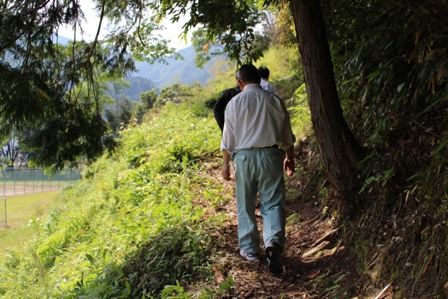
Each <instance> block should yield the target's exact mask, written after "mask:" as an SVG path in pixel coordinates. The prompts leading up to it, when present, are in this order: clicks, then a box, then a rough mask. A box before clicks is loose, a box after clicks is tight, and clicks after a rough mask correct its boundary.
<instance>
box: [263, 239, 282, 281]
mask: <svg viewBox="0 0 448 299" xmlns="http://www.w3.org/2000/svg"><path fill="white" fill-rule="evenodd" d="M265 252H266V258H267V260H268V268H269V271H270V272H271V273H273V274H280V273H282V272H283V266H282V263H280V260H279V258H278V253H277V249H276V248H275V247H274V246H269V247H266V250H265Z"/></svg>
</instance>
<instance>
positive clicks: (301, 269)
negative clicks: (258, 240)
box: [213, 169, 393, 299]
mask: <svg viewBox="0 0 448 299" xmlns="http://www.w3.org/2000/svg"><path fill="white" fill-rule="evenodd" d="M219 170H220V169H219ZM219 170H215V171H216V173H215V175H216V176H218V177H220V173H219ZM297 180H298V179H297V178H289V179H288V180H287V185H288V188H293V189H294V188H295V189H297V188H298V186H304V185H305V184H302V183H301V182H298V181H297ZM221 182H222V183H223V184H224V185H225V187H226V189H227V192H230V193H231V192H232V190H234V182H233V181H230V182H225V181H223V180H222V179H221ZM310 191H311V192H310ZM288 193H290V192H288ZM300 193H301V192H295V194H300ZM306 193H307V194H308V195H309V194H312V193H313V191H312V190H308V191H307V192H306ZM292 194H293V193H291V194H288V198H287V229H286V232H287V236H286V238H287V240H286V245H285V252H284V253H283V256H282V262H283V266H284V271H283V273H282V275H279V276H273V275H272V274H270V273H269V271H268V269H267V262H266V259H265V256H262V259H261V261H260V262H255V263H253V262H249V261H246V260H244V259H243V258H242V257H240V255H239V248H238V239H237V220H236V205H235V193H234V192H233V198H232V199H230V200H229V201H228V202H227V203H226V204H223V206H222V207H221V209H222V210H221V211H222V212H225V213H226V214H227V215H228V216H229V217H228V221H226V222H225V223H224V225H223V226H222V227H220V228H218V231H217V232H216V233H215V234H214V235H215V237H216V238H218V239H217V244H218V246H220V248H218V249H217V250H218V252H220V253H221V254H220V256H221V258H219V260H218V261H214V265H215V266H214V267H213V269H214V274H215V275H214V276H215V282H216V283H217V284H218V285H219V284H220V283H222V282H223V281H225V280H226V279H227V277H228V276H231V277H232V278H233V279H234V281H235V284H236V285H235V286H234V287H233V288H231V289H229V290H228V291H227V292H226V293H225V295H224V296H223V297H222V298H275V299H276V298H284V299H287V298H301V299H315V298H341V299H342V298H344V299H346V298H347V299H348V298H356V299H361V298H371V299H386V298H392V295H393V294H392V293H391V292H390V290H387V289H383V290H371V289H369V290H366V289H367V287H366V286H365V285H366V281H367V280H366V279H363V277H361V276H360V275H359V274H358V273H357V272H356V267H357V262H356V260H355V258H354V255H353V254H351V253H350V252H349V250H346V248H345V247H344V244H347V243H349V242H350V240H343V237H342V235H343V234H342V233H341V231H340V230H341V229H340V228H338V227H335V226H334V225H335V224H334V223H333V221H332V219H331V216H329V215H326V216H324V215H323V214H322V209H323V207H322V206H321V205H320V204H319V203H318V202H317V200H316V198H315V197H314V196H309V197H310V198H304V197H303V196H299V197H298V198H293V197H294V196H295V195H292ZM316 195H317V191H316ZM257 213H258V216H257V219H258V226H259V230H260V232H261V226H262V218H261V216H259V211H258V209H257ZM366 293H372V295H369V296H366V295H365V294H366Z"/></svg>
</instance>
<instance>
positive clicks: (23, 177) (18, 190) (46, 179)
mask: <svg viewBox="0 0 448 299" xmlns="http://www.w3.org/2000/svg"><path fill="white" fill-rule="evenodd" d="M80 178H81V169H74V168H68V169H66V170H62V171H59V172H57V173H55V174H53V175H52V176H49V175H46V174H45V173H44V170H43V169H41V168H24V169H23V168H22V169H17V168H6V169H3V170H1V172H0V196H11V195H17V194H24V193H34V192H44V191H52V190H59V189H61V188H62V187H64V185H65V184H67V183H68V182H71V181H76V180H79V179H80Z"/></svg>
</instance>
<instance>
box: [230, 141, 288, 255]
mask: <svg viewBox="0 0 448 299" xmlns="http://www.w3.org/2000/svg"><path fill="white" fill-rule="evenodd" d="M284 155H285V153H284V151H283V150H281V149H278V148H252V149H243V150H239V151H238V152H237V153H236V155H235V156H234V158H233V164H234V166H235V181H236V201H237V209H238V241H239V246H240V249H242V250H244V251H246V252H248V253H253V254H256V253H258V250H259V248H260V235H259V232H258V228H257V222H256V218H255V199H256V196H257V192H258V193H259V196H260V214H261V216H262V217H263V242H264V244H265V245H267V244H269V242H275V243H277V244H278V245H280V247H281V248H283V247H284V244H285V224H286V214H285V180H284V178H283V161H284V157H285V156H284Z"/></svg>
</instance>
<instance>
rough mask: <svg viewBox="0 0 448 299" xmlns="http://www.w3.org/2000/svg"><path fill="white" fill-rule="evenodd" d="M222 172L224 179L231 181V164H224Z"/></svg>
mask: <svg viewBox="0 0 448 299" xmlns="http://www.w3.org/2000/svg"><path fill="white" fill-rule="evenodd" d="M221 174H222V178H223V179H225V180H226V181H230V164H222V168H221Z"/></svg>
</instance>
